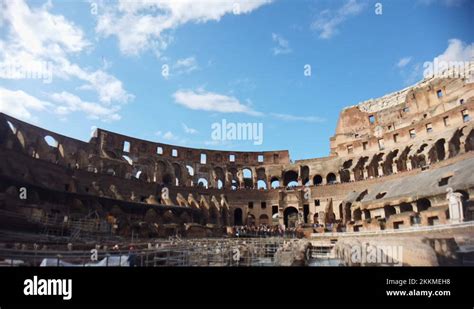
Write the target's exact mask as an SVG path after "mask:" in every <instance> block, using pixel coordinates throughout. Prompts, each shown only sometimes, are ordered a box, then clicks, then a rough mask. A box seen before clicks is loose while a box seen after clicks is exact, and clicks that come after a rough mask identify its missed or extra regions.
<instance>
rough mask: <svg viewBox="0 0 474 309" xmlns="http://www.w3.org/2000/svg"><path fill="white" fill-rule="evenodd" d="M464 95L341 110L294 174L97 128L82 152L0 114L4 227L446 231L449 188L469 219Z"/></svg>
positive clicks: (264, 159)
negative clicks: (90, 223) (319, 151)
mask: <svg viewBox="0 0 474 309" xmlns="http://www.w3.org/2000/svg"><path fill="white" fill-rule="evenodd" d="M473 94H474V84H472V83H469V82H468V81H467V80H465V79H462V78H456V79H454V78H433V79H429V80H425V81H423V82H420V83H419V84H417V85H415V86H413V87H409V88H406V89H403V90H402V91H399V92H396V93H393V94H389V95H386V96H384V97H382V98H379V99H375V100H369V101H366V102H363V103H360V104H358V105H355V106H351V107H348V108H346V109H344V110H343V111H342V112H341V114H340V117H339V121H338V124H337V128H336V132H335V135H334V136H333V137H332V138H331V140H330V144H331V153H330V156H328V157H324V158H315V159H309V160H297V161H295V162H294V163H292V162H291V161H290V156H289V153H288V151H286V150H281V151H267V152H229V151H215V150H207V149H192V148H186V147H179V146H173V145H168V144H162V143H154V142H150V141H145V140H140V139H136V138H133V137H130V136H125V135H120V134H117V133H113V132H109V131H105V130H101V129H97V130H96V131H95V133H94V136H93V137H92V138H91V140H90V141H89V142H84V141H79V140H75V139H72V138H69V137H66V136H63V135H60V134H57V133H54V132H50V131H47V130H44V129H41V128H39V127H36V126H33V125H31V124H28V123H25V122H22V121H20V120H17V119H15V118H12V117H9V116H8V115H5V114H0V159H1V160H0V179H1V182H0V211H2V213H3V214H4V216H3V217H2V218H3V219H1V220H2V221H3V222H1V223H2V226H11V227H12V228H13V227H14V226H16V227H17V228H18V229H31V230H36V231H38V230H41V229H42V228H44V226H47V222H48V220H50V222H53V223H54V222H56V223H58V222H60V221H61V220H63V224H64V222H65V221H67V222H68V224H70V222H72V221H74V220H76V221H78V222H79V221H80V222H84V220H86V221H87V220H90V218H94V220H95V221H96V222H103V224H104V225H108V226H111V227H112V229H113V232H114V233H118V234H123V235H128V234H129V233H130V232H131V231H132V230H133V231H138V232H139V233H142V234H146V233H152V234H153V233H155V234H158V235H166V233H167V232H166V231H167V229H168V230H169V229H182V230H185V229H189V226H190V224H191V225H192V226H194V228H195V227H196V226H201V227H203V228H204V227H205V229H207V232H206V233H211V234H212V233H219V232H222V231H223V229H222V228H223V227H225V226H231V225H242V224H276V223H279V224H286V225H287V226H291V225H293V224H296V223H300V224H307V226H308V227H309V226H314V224H318V225H319V226H320V227H325V228H326V230H328V229H333V230H341V229H342V230H346V231H360V230H377V229H397V228H403V227H407V226H413V225H435V224H442V223H447V222H448V219H449V213H447V212H446V209H447V201H446V198H445V196H446V189H447V188H448V187H451V188H453V190H454V191H456V192H458V193H461V194H462V196H463V207H464V218H465V220H472V219H473V218H474V215H473V213H474V206H473V202H472V198H471V197H472V195H473V191H474V177H472V174H473V173H474V155H473V153H474V152H472V150H474V134H473V127H474V124H473V121H472V120H471V118H472V116H473V115H474V98H473V97H474V96H473ZM22 188H26V189H27V192H28V198H27V199H21V198H20V195H21V192H22ZM164 188H166V189H164ZM91 216H92V217H91ZM65 217H67V218H65ZM14 218H15V219H14ZM58 218H59V219H58ZM54 220H56V221H54ZM81 220H82V221H81ZM45 222H46V223H45ZM53 223H51V224H50V225H51V226H53V225H54V224H53ZM58 224H59V223H58ZM71 224H72V223H71ZM81 228H82V227H81ZM99 230H100V228H99ZM323 230H324V229H323ZM155 234H153V235H155ZM150 235H151V234H150Z"/></svg>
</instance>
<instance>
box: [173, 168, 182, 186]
mask: <svg viewBox="0 0 474 309" xmlns="http://www.w3.org/2000/svg"><path fill="white" fill-rule="evenodd" d="M173 170H174V176H175V184H176V185H177V186H178V185H179V184H180V183H181V176H182V173H181V166H180V165H179V164H177V163H173Z"/></svg>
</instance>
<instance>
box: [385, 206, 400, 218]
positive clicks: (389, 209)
mask: <svg viewBox="0 0 474 309" xmlns="http://www.w3.org/2000/svg"><path fill="white" fill-rule="evenodd" d="M383 209H384V211H385V218H387V219H388V218H389V217H390V216H391V215H394V214H396V213H397V210H396V209H395V207H393V206H390V205H386V206H384V207H383Z"/></svg>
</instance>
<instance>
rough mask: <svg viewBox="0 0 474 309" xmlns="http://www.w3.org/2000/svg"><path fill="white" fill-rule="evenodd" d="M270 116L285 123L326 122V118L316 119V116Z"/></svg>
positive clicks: (273, 114)
mask: <svg viewBox="0 0 474 309" xmlns="http://www.w3.org/2000/svg"><path fill="white" fill-rule="evenodd" d="M270 115H271V116H273V117H275V118H277V119H280V120H284V121H303V122H318V123H320V122H324V121H326V120H325V119H324V118H321V117H316V116H295V115H291V114H278V113H271V114H270Z"/></svg>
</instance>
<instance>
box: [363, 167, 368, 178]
mask: <svg viewBox="0 0 474 309" xmlns="http://www.w3.org/2000/svg"><path fill="white" fill-rule="evenodd" d="M362 172H363V173H364V179H368V178H369V172H368V171H367V168H365V167H364V169H363V170H362Z"/></svg>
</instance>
